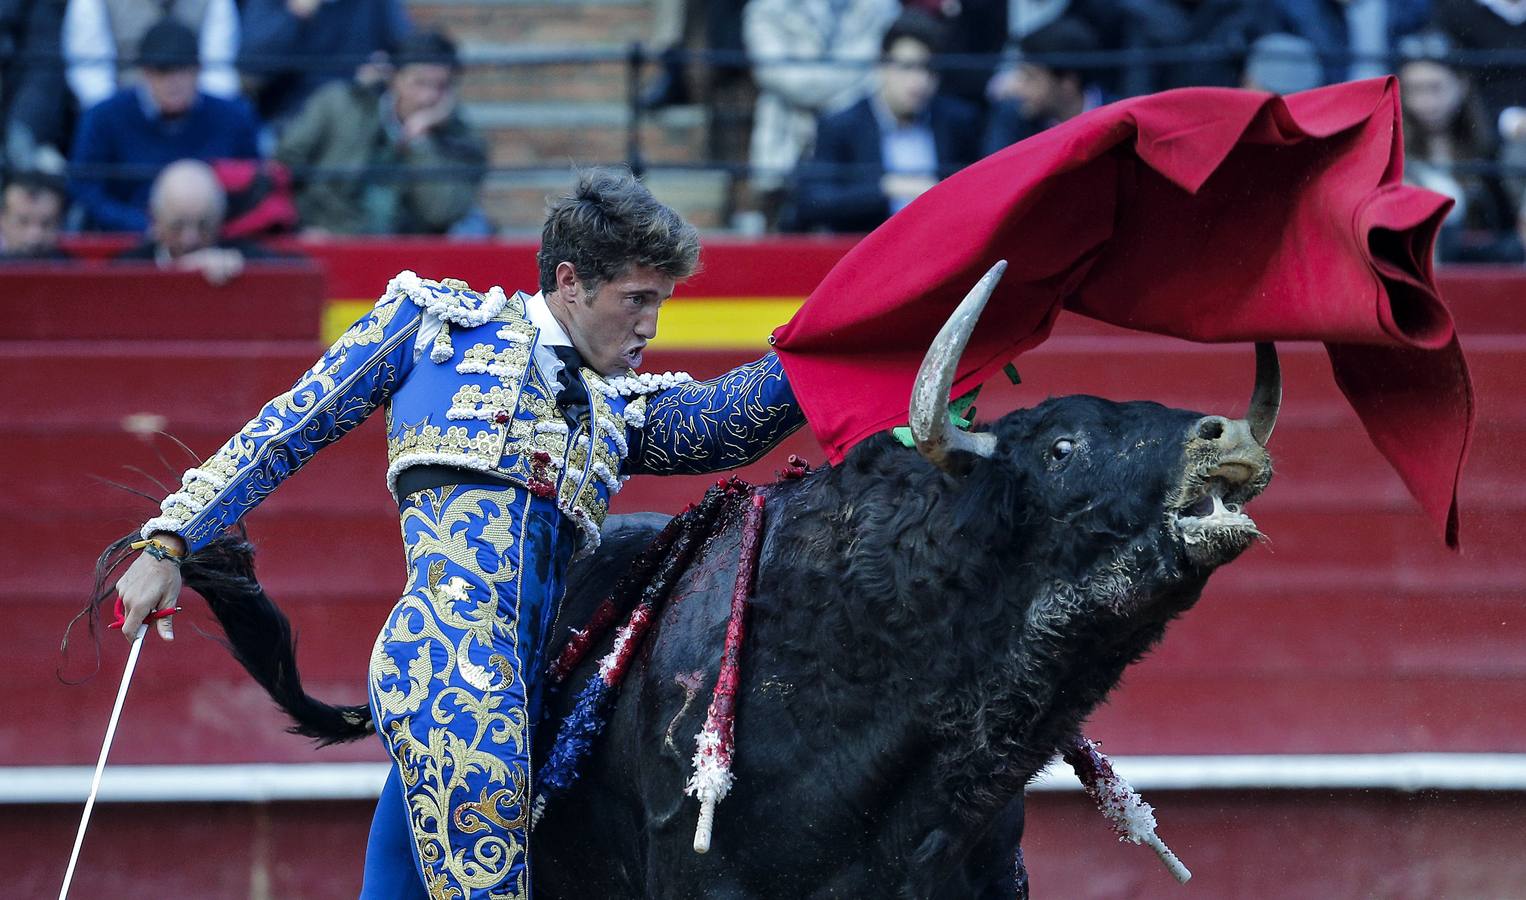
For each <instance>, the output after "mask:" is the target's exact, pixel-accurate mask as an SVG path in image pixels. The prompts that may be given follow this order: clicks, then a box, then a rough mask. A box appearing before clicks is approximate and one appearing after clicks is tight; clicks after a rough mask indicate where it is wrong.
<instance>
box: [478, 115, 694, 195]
mask: <svg viewBox="0 0 1526 900" xmlns="http://www.w3.org/2000/svg"><path fill="white" fill-rule="evenodd" d="M466 114H467V116H468V118H469V119H470V120H471V121H472V123H473V124H475V125H476V126H477V127H478V128H480V129H482V131H483V132H484V135H485V137H486V138H487V141H488V143H489V156H490V159H491V162H492V164H493V165H495V166H500V167H512V166H520V167H534V166H545V167H554V168H559V169H560V170H561V173H562V180H563V181H564V182H565V181H566V171H567V169H568V168H569V167H570V166H571V165H572V164H577V165H585V166H586V165H593V164H598V163H623V162H625V161H626V160H627V159H628V156H629V154H628V149H629V148H628V146H627V141H628V140H629V126H630V122H631V119H630V111H629V109H628V108H627V107H626V106H625V105H624V104H623V103H569V102H563V101H546V102H542V103H475V104H472V105H470V106H469V107H468V108H467V110H466ZM704 137H705V135H704V116H703V113H702V111H701V110H699V109H697V108H693V107H678V108H675V109H669V110H663V111H662V112H661V113H659V114H657V115H654V116H647V117H643V119H642V122H641V146H640V150H641V156H642V158H643V159H645V160H646V161H647V162H648V163H652V164H657V163H675V164H689V163H693V162H694V161H695V160H698V159H702V158H703V157H704V153H703V146H702V143H703V141H704Z"/></svg>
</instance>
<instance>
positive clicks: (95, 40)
mask: <svg viewBox="0 0 1526 900" xmlns="http://www.w3.org/2000/svg"><path fill="white" fill-rule="evenodd" d="M1386 74H1395V75H1397V76H1398V78H1399V80H1400V83H1401V90H1402V95H1403V108H1404V140H1405V145H1406V151H1407V157H1408V159H1407V163H1406V178H1407V179H1408V180H1410V181H1412V182H1414V183H1417V184H1420V185H1423V186H1425V187H1428V188H1431V189H1433V190H1437V191H1440V192H1442V193H1445V194H1447V195H1449V196H1451V197H1453V198H1454V199H1455V200H1456V206H1455V208H1454V210H1453V212H1452V214H1451V216H1450V218H1449V219H1448V220H1447V224H1446V226H1445V228H1444V229H1443V237H1442V241H1441V244H1440V247H1439V249H1438V256H1439V257H1440V259H1441V260H1443V261H1446V262H1507V263H1508V262H1520V261H1522V259H1523V252H1522V235H1523V234H1526V215H1523V195H1526V0H904V2H903V0H653V2H650V3H639V2H630V0H560V2H556V0H547V2H533V3H532V2H525V0H513V2H503V0H450V2H444V0H435V2H428V0H413V2H404V0H0V123H3V125H0V138H3V203H0V258H3V259H5V260H11V261H15V260H26V261H39V260H49V259H56V260H61V261H67V260H68V259H69V252H68V250H67V247H68V243H69V242H68V240H67V239H65V240H63V241H61V240H60V237H61V235H70V234H86V233H89V232H107V233H114V234H130V235H133V236H134V237H135V240H134V241H133V246H132V247H131V248H130V249H128V250H125V251H123V252H122V256H123V257H124V258H131V259H138V260H154V261H157V262H158V263H160V264H161V265H162V266H165V267H178V268H194V269H197V270H199V271H202V272H203V273H204V274H206V275H207V277H208V279H209V280H212V281H214V282H220V281H226V280H227V279H228V278H231V277H232V276H233V275H236V274H237V272H238V271H239V269H240V267H241V266H242V263H243V261H244V260H246V259H249V258H252V257H256V258H257V257H261V256H270V255H278V254H274V251H271V250H268V249H264V247H263V246H262V243H261V242H262V241H263V240H264V239H266V238H269V237H273V236H279V235H297V236H300V237H303V238H307V239H312V240H321V239H323V238H324V237H326V236H341V235H342V236H353V235H411V234H427V235H449V236H460V237H468V238H470V237H486V236H492V235H500V234H521V233H525V232H527V231H529V230H531V229H533V228H534V227H535V226H536V225H537V224H538V222H539V218H540V212H541V208H540V207H541V203H540V201H541V198H543V197H544V196H545V195H546V194H547V193H549V192H550V191H551V190H554V189H555V187H556V186H557V185H558V184H560V183H561V182H563V181H565V180H566V177H567V172H568V169H569V167H570V166H571V165H574V164H601V163H620V162H624V163H626V164H628V165H630V166H631V167H632V168H633V169H635V170H636V171H637V172H638V173H641V174H644V175H646V176H647V177H648V178H649V180H650V181H651V182H652V183H653V185H654V189H656V190H657V191H658V193H659V195H661V196H663V197H664V199H666V200H668V202H670V203H674V205H676V206H679V207H680V208H681V209H683V210H684V211H685V212H686V213H688V214H689V215H690V217H691V218H693V219H694V220H695V221H696V222H698V223H699V224H701V225H702V226H704V227H706V228H709V229H712V230H731V231H735V232H738V233H741V234H747V235H754V234H761V233H764V232H771V231H789V232H815V231H830V232H847V233H853V232H863V231H868V230H870V229H872V228H874V227H875V226H876V225H878V224H879V223H880V222H883V221H884V220H885V219H886V218H887V217H889V216H891V215H893V214H894V213H895V212H896V211H898V210H899V209H901V208H902V207H904V206H905V205H906V204H907V203H909V202H910V201H911V200H912V199H914V198H915V197H916V196H917V195H918V194H920V193H921V192H923V191H925V190H927V189H928V188H929V187H931V186H932V185H933V184H935V183H936V182H937V181H938V179H940V178H943V177H946V176H947V175H948V174H950V173H951V172H953V171H955V170H957V169H959V168H961V167H963V166H965V165H968V164H970V163H971V162H974V161H975V160H977V159H979V158H981V157H982V156H985V155H987V154H989V153H993V152H996V151H998V150H1001V149H1002V148H1004V147H1007V146H1009V145H1011V144H1013V143H1015V142H1018V141H1021V140H1022V139H1024V138H1026V137H1028V136H1030V135H1033V134H1035V133H1037V132H1039V131H1042V130H1044V129H1046V128H1051V127H1054V126H1055V125H1057V124H1059V123H1061V122H1064V121H1065V120H1067V119H1070V118H1072V117H1074V116H1077V115H1080V114H1081V113H1083V112H1085V111H1087V110H1089V109H1092V108H1095V107H1097V106H1099V105H1101V104H1104V103H1107V102H1109V101H1112V100H1115V99H1118V98H1122V97H1128V96H1134V95H1139V94H1143V93H1149V92H1154V91H1162V90H1169V89H1172V88H1179V87H1187V86H1217V87H1244V88H1252V89H1256V90H1265V91H1273V92H1277V93H1293V92H1296V91H1302V90H1307V89H1310V88H1314V87H1318V86H1320V85H1324V84H1330V83H1334V82H1338V81H1345V80H1350V79H1359V78H1370V77H1377V76H1382V75H1386ZM282 246H287V247H290V246H291V245H290V244H289V243H287V244H283V245H282ZM288 252H289V250H288Z"/></svg>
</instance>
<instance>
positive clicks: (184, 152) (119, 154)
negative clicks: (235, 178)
mask: <svg viewBox="0 0 1526 900" xmlns="http://www.w3.org/2000/svg"><path fill="white" fill-rule="evenodd" d="M138 60H139V65H140V67H141V68H142V79H141V80H140V82H139V83H138V84H135V85H133V86H131V87H125V88H123V89H121V90H120V91H118V92H117V93H116V94H115V95H113V96H112V97H111V98H110V99H108V100H105V101H103V102H101V103H99V104H97V105H96V106H93V107H91V108H90V109H89V110H88V111H86V112H85V114H84V116H83V117H82V118H81V120H80V127H79V133H78V134H77V135H76V136H75V141H74V154H73V156H72V159H73V161H74V164H75V167H76V171H77V175H76V177H75V180H74V185H73V187H74V195H75V198H76V199H77V200H78V201H79V203H80V205H81V206H83V207H84V210H85V214H86V225H87V227H89V228H93V229H95V230H99V231H130V232H142V231H144V230H145V229H146V228H147V227H148V194H149V186H150V185H151V184H152V183H153V180H154V178H155V176H157V175H158V174H159V171H160V170H161V169H163V168H164V167H165V166H167V165H169V164H170V163H172V162H174V161H175V160H177V159H200V160H207V161H210V160H214V159H253V158H256V157H258V156H259V151H258V149H257V146H256V143H255V135H256V132H257V131H258V129H259V124H258V122H256V120H255V117H254V113H253V111H251V110H250V108H249V106H248V104H246V103H245V102H244V101H242V100H224V99H221V98H219V97H213V96H210V95H208V94H205V93H202V92H201V91H200V90H199V89H198V88H197V84H196V80H197V76H198V74H199V73H200V69H201V65H200V61H199V59H198V56H197V39H196V35H195V33H193V32H192V31H191V30H190V29H189V28H187V27H186V26H184V25H182V24H180V23H179V22H177V21H175V20H173V19H165V20H163V21H161V22H159V23H158V24H157V25H155V26H154V27H152V28H150V29H149V30H148V33H147V34H145V35H144V36H143V42H142V44H141V45H140V46H139V50H138Z"/></svg>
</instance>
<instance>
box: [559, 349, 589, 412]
mask: <svg viewBox="0 0 1526 900" xmlns="http://www.w3.org/2000/svg"><path fill="white" fill-rule="evenodd" d="M551 352H552V353H555V354H556V358H557V359H559V360H561V361H562V373H561V375H560V376H558V377H557V387H556V405H557V406H559V407H561V409H562V412H563V413H564V414H566V416H567V418H568V419H571V420H572V421H577V420H578V419H581V418H582V417H583V415H584V414H585V413H586V412H587V411H588V406H589V401H588V388H587V387H584V385H583V378H582V376H580V375H579V374H578V370H579V369H581V368H583V357H582V356H580V355H578V351H577V348H575V347H568V346H557V345H554V344H553V345H552V346H551Z"/></svg>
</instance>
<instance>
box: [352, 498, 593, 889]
mask: <svg viewBox="0 0 1526 900" xmlns="http://www.w3.org/2000/svg"><path fill="white" fill-rule="evenodd" d="M402 530H403V546H404V548H405V552H406V554H407V561H408V589H407V592H406V593H405V594H404V595H403V598H402V599H401V600H399V601H398V604H397V606H396V607H394V608H393V610H392V614H391V615H390V616H389V617H388V619H387V623H386V625H385V626H384V627H383V628H382V631H381V634H380V635H379V636H378V637H377V640H376V646H375V649H374V650H373V652H372V655H371V667H370V678H369V684H370V691H369V693H370V701H371V711H372V714H373V716H374V717H375V718H374V721H375V722H376V729H377V734H378V735H379V736H380V737H381V739H382V742H383V743H384V744H385V745H386V747H387V752H388V753H389V754H390V755H391V757H392V772H391V774H390V776H389V778H388V782H387V787H386V789H385V790H384V791H383V794H382V798H381V802H380V803H379V804H378V807H377V812H376V821H375V823H374V824H373V826H372V834H371V842H370V844H369V845H368V847H367V851H366V882H365V887H364V888H363V890H362V897H363V898H366V900H372V898H378V900H379V898H405V897H407V898H412V897H428V898H430V900H479V898H482V900H486V898H493V900H520V898H527V897H528V896H529V864H528V852H527V851H528V836H529V816H530V800H531V798H530V795H529V789H530V785H531V784H532V780H531V759H530V747H531V729H532V728H533V727H534V725H535V723H536V720H537V718H538V716H539V714H540V686H541V684H542V682H543V679H542V677H541V676H542V672H543V670H544V668H545V660H544V659H543V656H544V653H545V652H546V643H547V641H548V639H549V637H550V634H551V631H552V628H553V626H554V624H555V618H556V612H557V608H558V606H559V605H560V603H561V599H562V594H563V591H564V584H563V577H564V575H565V573H566V570H567V566H568V563H569V561H570V560H571V557H572V551H573V548H574V544H575V542H576V533H575V532H576V529H575V527H574V526H573V525H571V523H569V522H568V521H567V519H566V518H565V517H564V516H563V515H562V514H561V513H560V512H558V511H557V509H556V506H555V502H554V501H552V500H548V499H544V498H539V497H535V496H534V495H532V494H531V493H530V492H529V491H526V490H523V489H520V488H515V487H496V486H493V487H481V486H454V487H443V488H435V489H429V490H424V491H419V492H417V493H415V494H412V495H410V496H409V497H407V498H405V499H404V501H403V503H402ZM404 846H406V847H407V850H406V851H405V850H404V849H403V847H404ZM404 853H407V854H408V856H404ZM409 857H411V863H412V864H411V865H409V861H410V860H409ZM410 876H411V877H410Z"/></svg>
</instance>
